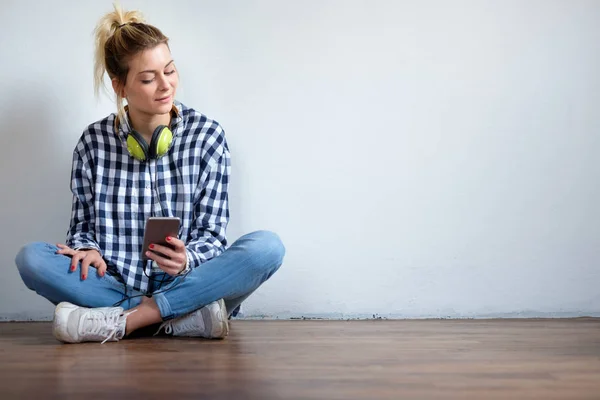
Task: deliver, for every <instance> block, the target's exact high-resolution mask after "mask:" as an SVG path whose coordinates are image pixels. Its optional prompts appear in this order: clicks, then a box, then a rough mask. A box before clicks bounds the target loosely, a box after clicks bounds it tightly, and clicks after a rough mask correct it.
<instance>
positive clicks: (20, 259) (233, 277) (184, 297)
mask: <svg viewBox="0 0 600 400" xmlns="http://www.w3.org/2000/svg"><path fill="white" fill-rule="evenodd" d="M57 250H58V248H57V247H56V246H55V245H52V244H49V243H43V242H35V243H30V244H27V245H26V246H24V247H23V248H22V249H21V251H19V254H17V257H16V260H15V261H16V264H17V267H18V268H19V273H20V274H21V278H22V279H23V282H25V285H26V286H27V287H28V288H29V289H31V290H34V291H36V292H37V293H38V294H39V295H41V296H43V297H45V298H46V299H48V300H50V301H51V302H52V303H54V304H58V303H60V302H61V301H68V302H70V303H73V304H76V305H79V306H84V307H111V306H113V305H115V304H116V303H119V302H120V301H122V300H123V298H124V297H125V296H124V295H125V293H124V292H125V290H127V293H126V295H127V296H129V297H131V298H130V299H128V300H125V301H124V302H123V303H122V304H121V306H122V307H123V308H124V309H126V310H127V309H130V308H133V307H135V306H137V305H139V304H140V302H141V299H142V296H144V294H143V293H141V292H137V291H135V290H132V289H131V288H127V289H126V288H125V286H124V285H123V283H121V282H120V281H118V280H117V279H116V278H115V277H113V276H111V275H109V274H108V273H106V274H104V276H102V277H101V276H98V274H96V273H95V271H94V270H93V269H90V273H89V274H88V278H87V279H86V280H85V281H82V280H81V278H80V273H79V270H77V271H75V272H70V270H69V267H70V265H71V257H68V256H65V255H62V254H56V251H57ZM284 254H285V248H284V246H283V244H282V242H281V240H280V239H279V237H278V236H277V235H276V234H274V233H272V232H268V231H258V232H253V233H249V234H247V235H244V236H242V237H241V238H239V239H238V240H236V241H235V242H234V243H233V244H232V245H231V246H230V247H229V248H228V249H227V250H225V252H223V253H222V254H220V255H219V256H217V257H215V258H213V259H211V260H209V261H206V262H205V263H203V264H201V265H200V266H199V267H197V268H195V269H193V270H192V271H190V272H189V273H188V274H187V275H186V276H185V277H177V278H175V279H173V280H172V281H170V282H169V283H168V284H165V285H164V286H163V287H162V288H160V289H159V290H157V293H156V294H153V295H152V297H153V298H154V300H155V301H156V304H157V305H158V308H159V309H160V315H161V316H162V318H163V320H168V319H171V318H177V317H179V316H182V315H185V314H188V313H190V312H192V311H195V310H197V309H199V308H202V307H204V306H205V305H207V304H209V303H211V302H213V301H215V300H219V299H221V298H222V299H224V300H225V305H226V307H227V310H228V312H229V313H230V314H231V312H233V310H235V309H236V308H237V307H238V306H239V305H240V304H241V303H242V302H243V301H244V300H245V299H246V298H247V297H248V296H250V294H252V292H254V291H255V290H256V289H257V288H258V287H259V286H260V285H261V284H262V283H263V282H265V281H266V280H267V279H269V278H270V277H271V275H273V274H274V273H275V271H277V270H278V269H279V267H280V266H281V264H282V262H283V257H284ZM158 292H162V293H158ZM134 296H137V297H134Z"/></svg>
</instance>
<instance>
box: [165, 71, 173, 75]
mask: <svg viewBox="0 0 600 400" xmlns="http://www.w3.org/2000/svg"><path fill="white" fill-rule="evenodd" d="M174 73H175V70H172V71H169V72H165V75H172V74H174Z"/></svg>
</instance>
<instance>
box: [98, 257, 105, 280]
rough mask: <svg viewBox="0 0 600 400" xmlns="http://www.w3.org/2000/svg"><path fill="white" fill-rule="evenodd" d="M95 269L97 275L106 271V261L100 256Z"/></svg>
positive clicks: (102, 274) (101, 274)
mask: <svg viewBox="0 0 600 400" xmlns="http://www.w3.org/2000/svg"><path fill="white" fill-rule="evenodd" d="M96 270H97V271H96V272H97V273H98V275H99V276H104V274H105V273H106V263H105V262H104V260H103V259H102V258H100V261H98V262H97V264H96Z"/></svg>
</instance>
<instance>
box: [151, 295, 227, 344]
mask: <svg viewBox="0 0 600 400" xmlns="http://www.w3.org/2000/svg"><path fill="white" fill-rule="evenodd" d="M227 318H228V316H227V309H226V308H225V301H223V299H221V300H218V301H213V302H212V303H210V304H209V305H207V306H205V307H202V308H201V309H199V310H196V311H194V312H191V313H189V314H187V315H184V316H183V317H179V318H175V319H172V320H169V321H165V322H163V323H162V325H161V326H160V328H158V332H160V330H161V329H162V328H165V333H166V334H169V335H170V334H173V336H192V337H203V338H206V339H223V338H224V337H225V336H227V335H229V324H228V322H227ZM158 332H157V333H158Z"/></svg>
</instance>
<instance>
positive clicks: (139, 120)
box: [129, 108, 171, 143]
mask: <svg viewBox="0 0 600 400" xmlns="http://www.w3.org/2000/svg"><path fill="white" fill-rule="evenodd" d="M129 123H130V124H131V127H132V128H133V129H135V130H136V131H137V132H138V133H139V134H141V135H142V136H143V138H144V139H145V140H146V142H148V143H150V140H151V139H152V134H153V133H154V130H155V129H156V127H157V126H159V125H166V126H169V125H170V123H171V113H170V112H168V113H166V114H147V113H145V112H143V111H140V110H136V109H132V108H130V109H129Z"/></svg>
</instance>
